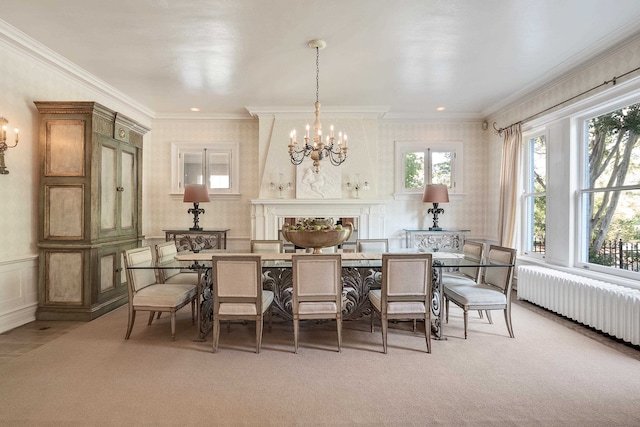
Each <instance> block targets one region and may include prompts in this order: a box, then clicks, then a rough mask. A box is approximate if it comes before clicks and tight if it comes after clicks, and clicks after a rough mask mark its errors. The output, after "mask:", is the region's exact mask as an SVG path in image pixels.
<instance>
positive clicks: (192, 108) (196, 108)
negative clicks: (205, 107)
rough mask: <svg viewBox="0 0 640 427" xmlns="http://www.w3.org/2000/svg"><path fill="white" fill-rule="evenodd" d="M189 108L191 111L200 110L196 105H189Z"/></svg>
mask: <svg viewBox="0 0 640 427" xmlns="http://www.w3.org/2000/svg"><path fill="white" fill-rule="evenodd" d="M190 110H191V111H200V109H199V108H198V107H191V108H190Z"/></svg>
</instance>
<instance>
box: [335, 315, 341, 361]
mask: <svg viewBox="0 0 640 427" xmlns="http://www.w3.org/2000/svg"><path fill="white" fill-rule="evenodd" d="M336 328H338V353H342V316H340V314H338V317H336Z"/></svg>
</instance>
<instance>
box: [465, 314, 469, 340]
mask: <svg viewBox="0 0 640 427" xmlns="http://www.w3.org/2000/svg"><path fill="white" fill-rule="evenodd" d="M468 322H469V312H468V311H467V309H466V308H465V309H464V339H465V340H466V339H467V323H468Z"/></svg>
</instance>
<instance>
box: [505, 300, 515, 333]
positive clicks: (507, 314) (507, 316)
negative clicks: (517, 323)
mask: <svg viewBox="0 0 640 427" xmlns="http://www.w3.org/2000/svg"><path fill="white" fill-rule="evenodd" d="M504 320H505V322H507V330H508V331H509V336H510V337H511V338H515V336H514V335H513V326H512V325H511V307H507V308H505V309H504Z"/></svg>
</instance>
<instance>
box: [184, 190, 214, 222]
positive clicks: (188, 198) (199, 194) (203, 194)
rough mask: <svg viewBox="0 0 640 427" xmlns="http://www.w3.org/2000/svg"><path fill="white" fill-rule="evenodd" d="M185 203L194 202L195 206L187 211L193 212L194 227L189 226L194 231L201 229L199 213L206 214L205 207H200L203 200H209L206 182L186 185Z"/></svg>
mask: <svg viewBox="0 0 640 427" xmlns="http://www.w3.org/2000/svg"><path fill="white" fill-rule="evenodd" d="M182 201H183V202H185V203H193V208H191V209H189V210H188V211H187V213H190V214H193V227H191V228H189V230H192V231H201V230H202V227H200V226H199V225H198V215H200V214H204V209H201V208H199V207H198V205H199V204H200V203H201V202H208V201H209V189H208V188H207V186H206V185H204V184H187V185H185V187H184V199H183V200H182Z"/></svg>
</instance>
